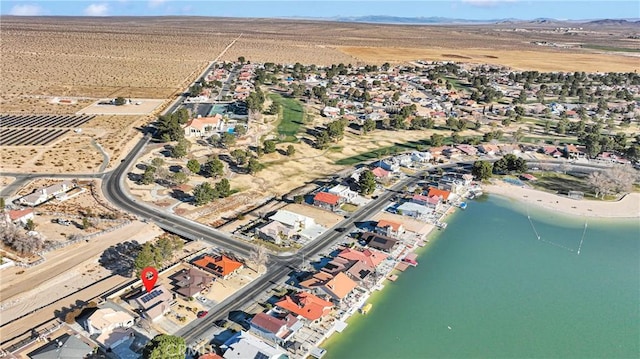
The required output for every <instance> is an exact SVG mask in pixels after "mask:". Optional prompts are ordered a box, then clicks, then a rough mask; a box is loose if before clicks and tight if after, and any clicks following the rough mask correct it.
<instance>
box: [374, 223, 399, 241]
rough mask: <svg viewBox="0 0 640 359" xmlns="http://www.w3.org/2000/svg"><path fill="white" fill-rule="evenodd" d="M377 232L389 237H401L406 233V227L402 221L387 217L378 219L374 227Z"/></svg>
mask: <svg viewBox="0 0 640 359" xmlns="http://www.w3.org/2000/svg"><path fill="white" fill-rule="evenodd" d="M374 231H375V232H376V233H379V234H382V235H385V236H389V237H396V238H397V237H400V236H401V235H402V234H404V227H403V226H402V223H400V222H393V221H388V220H386V219H382V220H380V221H378V223H377V224H376V228H375V229H374Z"/></svg>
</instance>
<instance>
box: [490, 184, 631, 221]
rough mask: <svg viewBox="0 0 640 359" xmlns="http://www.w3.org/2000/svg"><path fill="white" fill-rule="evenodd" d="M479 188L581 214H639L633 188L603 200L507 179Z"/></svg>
mask: <svg viewBox="0 0 640 359" xmlns="http://www.w3.org/2000/svg"><path fill="white" fill-rule="evenodd" d="M483 188H484V190H485V192H487V193H491V194H496V195H500V196H505V197H508V198H513V199H517V200H520V201H524V202H526V203H531V204H534V205H537V206H540V207H544V208H547V209H550V210H553V211H557V212H561V213H566V214H571V215H576V216H581V217H603V218H640V193H637V192H634V193H630V194H627V195H626V196H624V197H623V198H622V199H621V200H619V201H614V202H605V201H594V200H587V199H583V200H575V199H571V198H568V197H564V196H559V195H556V194H553V193H547V192H542V191H538V190H535V189H531V188H526V187H519V186H514V185H511V184H508V183H497V184H494V183H492V184H490V185H483Z"/></svg>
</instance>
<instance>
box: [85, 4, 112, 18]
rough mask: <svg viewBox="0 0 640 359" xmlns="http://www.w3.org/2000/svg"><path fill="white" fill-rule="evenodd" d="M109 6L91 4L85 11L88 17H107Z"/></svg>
mask: <svg viewBox="0 0 640 359" xmlns="http://www.w3.org/2000/svg"><path fill="white" fill-rule="evenodd" d="M108 12H109V6H107V4H91V5H89V6H87V7H86V8H85V9H84V14H85V15H87V16H107V13H108Z"/></svg>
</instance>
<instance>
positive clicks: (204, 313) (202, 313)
mask: <svg viewBox="0 0 640 359" xmlns="http://www.w3.org/2000/svg"><path fill="white" fill-rule="evenodd" d="M207 314H209V311H207V310H201V311H199V312H198V314H197V317H198V318H204V317H206V316H207Z"/></svg>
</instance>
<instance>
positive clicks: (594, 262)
mask: <svg viewBox="0 0 640 359" xmlns="http://www.w3.org/2000/svg"><path fill="white" fill-rule="evenodd" d="M528 214H529V216H530V217H531V222H530V221H529V219H528V218H527V215H528ZM447 222H449V227H448V228H447V229H446V230H445V231H442V232H437V233H434V234H433V235H432V236H431V238H430V239H431V243H430V244H429V245H428V246H427V247H425V248H422V249H421V252H420V253H421V255H420V257H419V259H418V261H419V263H420V264H419V265H418V267H416V268H409V269H408V270H407V271H406V272H404V273H402V274H401V275H400V278H399V279H398V280H397V281H396V282H394V283H392V282H388V281H387V282H386V285H385V288H384V290H383V291H381V292H377V293H375V294H374V295H373V297H372V298H371V299H370V302H371V303H373V308H372V310H371V311H370V312H369V313H368V314H367V315H366V316H362V315H359V314H356V315H355V316H354V317H352V318H351V319H350V320H349V326H348V327H347V329H345V331H343V332H342V333H337V334H335V335H334V336H333V337H332V338H330V339H329V340H328V341H327V342H325V343H323V344H322V345H321V347H323V348H325V349H327V351H328V353H327V355H326V356H325V358H327V359H333V358H638V357H639V356H640V304H639V303H640V224H639V223H638V221H632V220H595V219H589V220H588V224H587V228H586V231H585V220H584V219H581V218H578V217H568V216H563V215H558V214H554V213H552V212H549V211H546V210H540V209H534V208H527V207H524V205H522V204H520V203H518V202H516V201H511V200H507V199H503V198H496V197H489V198H487V197H486V196H485V197H483V198H481V199H480V200H479V201H471V202H470V203H469V207H468V208H467V209H466V210H464V211H458V212H457V213H456V214H454V215H452V216H451V217H449V218H448V219H447ZM532 223H533V225H532ZM534 228H535V231H534ZM536 232H537V234H536ZM583 234H584V241H583V243H582V247H581V251H580V254H579V255H578V254H577V250H578V247H579V245H580V241H581V239H582V238H583ZM538 235H539V236H540V240H538V239H537V236H538ZM449 328H450V329H449Z"/></svg>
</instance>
